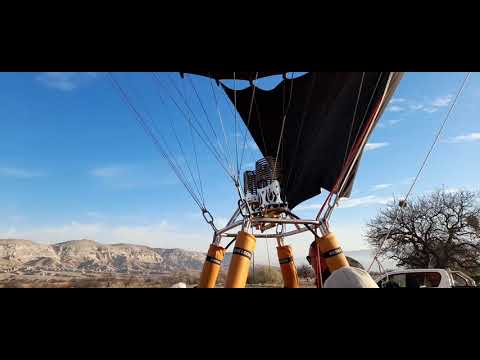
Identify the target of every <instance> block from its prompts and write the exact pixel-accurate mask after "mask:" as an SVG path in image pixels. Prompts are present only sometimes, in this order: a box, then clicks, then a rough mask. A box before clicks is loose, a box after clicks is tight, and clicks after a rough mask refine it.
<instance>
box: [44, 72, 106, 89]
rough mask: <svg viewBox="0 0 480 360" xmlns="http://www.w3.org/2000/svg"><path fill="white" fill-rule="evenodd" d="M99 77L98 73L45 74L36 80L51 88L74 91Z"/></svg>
mask: <svg viewBox="0 0 480 360" xmlns="http://www.w3.org/2000/svg"><path fill="white" fill-rule="evenodd" d="M97 76H98V73H95V72H45V73H41V74H40V75H38V76H37V78H36V79H37V80H38V81H39V82H41V83H42V84H44V85H45V86H47V87H49V88H52V89H56V90H60V91H72V90H75V89H76V88H78V87H79V86H81V85H83V84H86V83H88V82H89V81H91V80H93V79H94V78H96V77H97Z"/></svg>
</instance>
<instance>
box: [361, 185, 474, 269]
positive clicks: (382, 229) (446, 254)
mask: <svg viewBox="0 0 480 360" xmlns="http://www.w3.org/2000/svg"><path fill="white" fill-rule="evenodd" d="M478 199H479V198H478V194H477V193H474V192H471V191H465V190H461V191H456V192H448V191H445V190H443V189H442V190H437V191H436V192H434V193H433V194H430V195H426V196H423V197H420V198H418V199H417V200H414V201H413V202H409V203H402V206H398V204H397V203H396V202H394V203H392V204H390V205H388V206H387V208H386V209H383V210H381V211H380V213H379V215H377V216H376V217H375V218H374V219H373V220H371V221H370V222H369V223H368V224H367V228H368V231H367V235H366V238H367V241H368V242H369V243H370V244H371V245H373V246H374V247H376V248H377V249H378V247H379V246H380V244H381V242H382V241H383V240H384V239H385V237H386V236H387V235H388V234H389V231H390V228H391V231H390V234H389V236H388V238H387V239H386V240H385V243H384V244H383V247H382V249H381V251H380V255H382V256H384V257H386V258H389V259H392V260H396V261H397V265H398V266H405V267H407V268H451V269H461V270H466V271H474V270H477V269H478V268H479V267H480V228H479V226H478V219H479V217H480V206H479V203H478ZM395 219H396V221H395ZM392 225H393V227H392Z"/></svg>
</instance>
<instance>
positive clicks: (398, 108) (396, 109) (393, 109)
mask: <svg viewBox="0 0 480 360" xmlns="http://www.w3.org/2000/svg"><path fill="white" fill-rule="evenodd" d="M404 110H405V108H403V107H401V106H398V105H390V106H389V107H388V108H387V111H391V112H400V111H404Z"/></svg>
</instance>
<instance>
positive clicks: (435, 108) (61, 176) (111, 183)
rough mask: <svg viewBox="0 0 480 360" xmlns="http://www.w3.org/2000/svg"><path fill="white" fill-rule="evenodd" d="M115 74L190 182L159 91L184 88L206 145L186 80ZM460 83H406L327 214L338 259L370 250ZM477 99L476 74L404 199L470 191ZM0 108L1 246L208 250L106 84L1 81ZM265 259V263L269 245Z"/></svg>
mask: <svg viewBox="0 0 480 360" xmlns="http://www.w3.org/2000/svg"><path fill="white" fill-rule="evenodd" d="M114 76H115V78H116V79H117V80H118V81H119V83H120V84H122V87H124V88H125V89H126V90H127V91H128V92H129V94H130V96H131V98H132V100H133V101H134V103H135V105H136V107H137V108H138V109H140V111H141V112H142V113H144V114H147V115H146V116H148V114H149V116H150V117H151V118H152V119H154V121H155V123H156V124H157V126H158V128H159V129H160V131H161V133H162V136H164V140H165V143H166V144H167V147H168V148H169V149H171V152H172V155H173V156H174V158H175V160H176V161H178V163H179V164H180V166H182V169H184V171H185V174H186V175H187V176H188V177H189V173H188V172H187V167H186V166H185V165H186V163H188V164H189V165H190V167H191V170H192V174H193V175H194V176H195V177H196V176H197V172H196V162H195V156H194V154H195V153H194V151H193V149H194V148H193V146H192V142H191V134H190V128H189V126H188V125H187V122H186V121H185V118H184V117H183V116H182V115H181V114H180V113H179V112H178V110H177V109H176V107H175V106H174V104H173V103H172V102H171V101H169V98H168V95H167V93H166V92H165V89H164V88H163V87H162V86H163V85H162V84H164V85H169V89H170V91H171V94H173V95H172V96H175V90H172V84H173V83H174V84H175V86H178V89H179V90H180V91H185V94H186V98H187V99H188V101H189V105H190V106H191V108H192V110H193V111H194V113H196V114H197V116H198V119H199V121H200V122H201V123H202V124H203V126H204V127H205V129H206V132H207V133H208V135H209V136H210V139H212V140H211V141H213V142H214V143H215V145H216V144H217V142H216V140H214V139H215V137H214V135H213V132H210V129H209V127H208V122H207V116H205V115H204V112H203V108H202V107H201V105H200V103H199V102H198V101H196V95H195V92H194V88H193V87H192V86H191V83H190V82H189V81H190V80H188V79H187V80H184V81H182V80H180V79H179V78H178V75H176V74H161V75H160V76H159V77H160V81H155V80H154V78H153V77H152V76H151V74H142V73H125V74H118V73H115V74H114ZM464 76H465V73H407V74H406V75H405V77H404V79H403V80H402V82H401V83H400V86H399V88H398V90H397V92H396V94H395V96H394V99H393V100H392V102H391V103H390V105H389V108H388V109H387V111H386V112H385V113H384V115H383V117H382V120H381V122H380V124H379V125H378V126H377V128H376V129H375V131H374V133H373V135H372V137H371V139H370V141H369V145H368V146H367V151H366V152H365V154H364V157H363V161H362V164H361V167H360V170H359V173H358V176H357V181H356V184H355V187H354V192H353V196H352V198H351V199H349V200H347V201H344V202H343V203H342V204H341V206H340V207H339V208H338V209H336V211H335V213H334V215H333V219H332V228H333V230H334V231H335V232H336V233H337V234H338V236H339V237H340V239H341V241H342V243H343V245H344V247H345V248H346V249H347V250H357V249H364V248H366V247H367V245H366V243H365V242H364V240H363V238H362V234H363V231H364V227H363V226H364V223H365V222H366V221H367V220H368V219H369V218H371V217H372V216H374V215H375V213H376V211H378V209H379V208H380V207H382V206H383V204H384V203H385V202H386V201H388V200H389V199H391V198H392V196H393V195H396V196H398V197H400V196H402V195H403V194H405V192H406V191H407V189H408V186H409V184H410V182H411V180H412V177H413V176H415V174H416V172H417V171H418V168H419V167H420V165H421V162H422V160H423V157H424V156H425V154H426V152H427V151H428V148H429V146H430V145H431V143H432V141H433V138H434V136H435V133H436V131H437V129H438V128H439V126H440V124H441V121H442V120H443V118H444V116H445V114H446V112H447V111H448V106H449V105H450V104H451V101H452V99H453V96H454V94H455V93H456V91H457V90H458V88H459V86H460V84H461V82H462V80H463V78H464ZM171 81H173V83H172V82H171ZM278 81H279V79H278V78H274V79H266V80H262V81H261V82H259V87H262V88H271V87H273V86H275V84H276V83H278ZM193 84H194V86H195V89H196V90H197V91H198V93H199V94H200V96H202V97H203V98H202V99H203V103H202V105H203V106H204V107H205V111H206V113H207V115H208V117H209V120H210V121H211V123H212V125H213V126H212V127H213V128H214V130H215V133H216V134H217V136H218V138H219V142H220V143H222V144H224V140H223V139H224V138H223V131H222V127H221V122H220V121H219V116H218V112H217V108H216V106H215V102H214V97H213V94H212V90H211V87H210V83H209V82H208V81H206V80H205V79H202V78H199V77H194V78H193ZM237 85H238V86H239V87H242V86H245V85H246V84H244V83H240V82H238V84H237ZM215 88H216V87H215ZM215 92H216V93H215V94H216V95H215V96H217V97H218V98H217V100H218V102H219V110H220V114H221V116H222V120H223V125H224V128H225V134H226V137H227V140H228V141H227V144H228V146H229V147H228V149H229V151H228V154H229V155H230V158H231V159H232V158H233V156H234V155H235V146H234V140H235V138H237V139H238V149H239V152H240V153H241V149H242V145H243V137H242V135H243V132H244V131H245V127H244V126H243V124H242V123H241V121H240V119H239V118H237V134H242V135H240V136H239V135H237V136H235V117H234V113H233V111H232V108H231V106H230V105H229V104H228V103H227V102H226V101H225V97H224V95H223V94H222V93H221V92H220V91H218V89H215ZM162 96H163V99H165V100H166V101H165V103H164V102H162V99H161V97H162ZM176 99H177V101H181V100H180V99H181V98H179V97H177V98H176ZM479 100H480V75H479V74H472V76H471V78H470V81H469V83H468V84H467V87H466V88H465V90H464V93H463V95H462V96H461V98H460V99H459V101H458V103H457V105H456V108H455V110H454V112H453V113H452V115H451V118H450V120H449V122H448V123H447V126H446V129H445V131H444V134H443V136H442V138H441V141H440V143H439V144H438V146H437V148H436V149H435V151H434V153H433V154H432V157H431V159H430V161H429V163H428V165H427V167H426V168H425V170H424V172H423V174H422V177H421V178H420V181H419V182H418V184H417V186H416V189H415V192H414V195H415V194H422V193H425V192H429V191H432V190H433V189H435V188H438V187H442V186H445V187H446V188H448V189H452V191H453V190H454V189H458V188H469V189H478V188H479V186H478V181H477V179H478V178H479V176H480V169H479V167H478V155H479V149H480V125H479V120H478V116H479V114H480V101H479ZM0 104H2V106H0V118H1V121H0V136H1V139H0V186H1V189H2V191H1V192H0V201H1V204H2V206H1V207H0V238H28V239H31V240H35V241H40V242H49V243H51V242H58V241H66V240H71V239H80V238H91V239H95V240H97V241H99V242H104V243H114V242H128V243H136V244H144V245H150V246H157V247H181V248H187V249H195V250H202V251H204V250H206V249H207V247H208V244H209V243H210V241H211V231H210V228H209V227H208V225H206V224H205V223H204V221H203V219H202V217H201V215H200V212H199V210H198V208H197V207H196V205H195V204H194V202H193V201H192V200H191V198H190V197H189V195H188V193H187V192H186V190H185V189H184V187H183V186H182V184H181V183H180V181H179V180H178V179H177V178H176V176H175V174H174V173H173V172H172V170H171V169H170V167H169V166H168V163H167V162H166V161H165V160H164V159H163V158H162V156H161V155H160V154H159V152H158V151H157V150H156V149H155V147H154V146H153V144H152V142H151V141H150V139H149V138H148V137H147V136H146V135H145V133H144V132H143V131H142V129H141V128H140V126H139V125H138V123H137V122H136V121H135V118H134V116H133V114H132V112H131V111H130V110H129V109H128V108H127V107H126V105H125V103H123V102H122V100H121V98H120V95H119V93H118V91H116V90H115V88H114V87H113V86H112V84H111V83H110V82H109V81H108V79H107V77H106V76H105V74H103V73H1V74H0ZM191 121H193V119H191ZM172 123H173V124H174V127H175V129H176V133H177V135H178V137H179V138H180V140H181V144H182V149H180V147H179V146H178V143H177V142H176V140H175V133H174V132H173V131H172V130H171V124H172ZM193 137H194V139H195V149H196V151H197V158H198V162H199V169H200V174H201V179H202V185H203V190H204V197H205V201H206V205H207V207H208V208H209V209H210V210H211V212H212V214H213V215H214V217H215V219H216V221H217V223H218V225H222V224H223V223H225V222H226V220H227V218H228V217H229V215H230V214H231V212H232V211H233V209H234V206H235V205H234V204H235V203H236V197H235V190H234V188H233V186H232V185H231V181H230V180H229V179H228V178H227V176H226V175H225V173H224V172H223V170H222V168H221V167H220V166H219V165H218V163H217V162H216V160H215V158H214V157H213V156H212V154H211V153H210V152H209V151H208V150H207V149H206V147H205V145H204V144H203V143H202V141H201V140H200V139H199V138H198V136H197V135H196V134H195V133H193ZM223 146H224V148H225V145H223ZM218 148H219V150H222V148H220V146H218ZM181 150H183V153H182V151H181ZM259 156H260V155H259V152H258V150H257V149H256V148H255V146H254V144H253V143H252V141H251V139H250V138H249V136H247V140H246V150H245V160H244V161H243V164H244V165H245V164H247V165H250V164H252V163H253V162H254V161H255V160H256V159H257V158H258V157H259ZM190 182H191V181H190ZM197 183H198V180H197ZM198 187H199V188H200V186H199V185H198ZM321 200H322V196H319V197H317V198H314V199H311V200H309V201H307V202H306V203H304V204H302V205H301V206H299V208H298V210H297V213H298V214H299V215H302V216H305V217H308V216H314V215H315V213H316V209H317V208H318V205H319V204H320V203H321ZM310 241H311V239H310V238H309V237H308V236H306V235H305V236H299V237H297V238H295V239H292V240H291V242H290V243H291V244H292V245H293V246H294V248H295V250H296V251H297V253H298V254H299V255H300V256H303V252H305V251H306V248H307V246H308V244H309V242H310ZM269 249H270V252H271V254H270V256H271V258H272V259H273V258H274V244H273V243H272V244H271V246H270V247H269ZM258 257H259V260H260V261H262V260H263V261H265V259H266V258H267V257H266V245H265V243H264V242H263V241H260V242H259V244H258Z"/></svg>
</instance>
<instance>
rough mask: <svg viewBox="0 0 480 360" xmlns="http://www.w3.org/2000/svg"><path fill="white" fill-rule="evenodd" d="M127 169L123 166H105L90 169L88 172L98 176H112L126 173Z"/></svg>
mask: <svg viewBox="0 0 480 360" xmlns="http://www.w3.org/2000/svg"><path fill="white" fill-rule="evenodd" d="M127 172H128V169H127V168H126V167H123V166H106V167H100V168H96V169H93V170H91V171H90V174H91V175H92V176H95V177H99V178H112V177H118V176H123V175H125V174H127Z"/></svg>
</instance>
